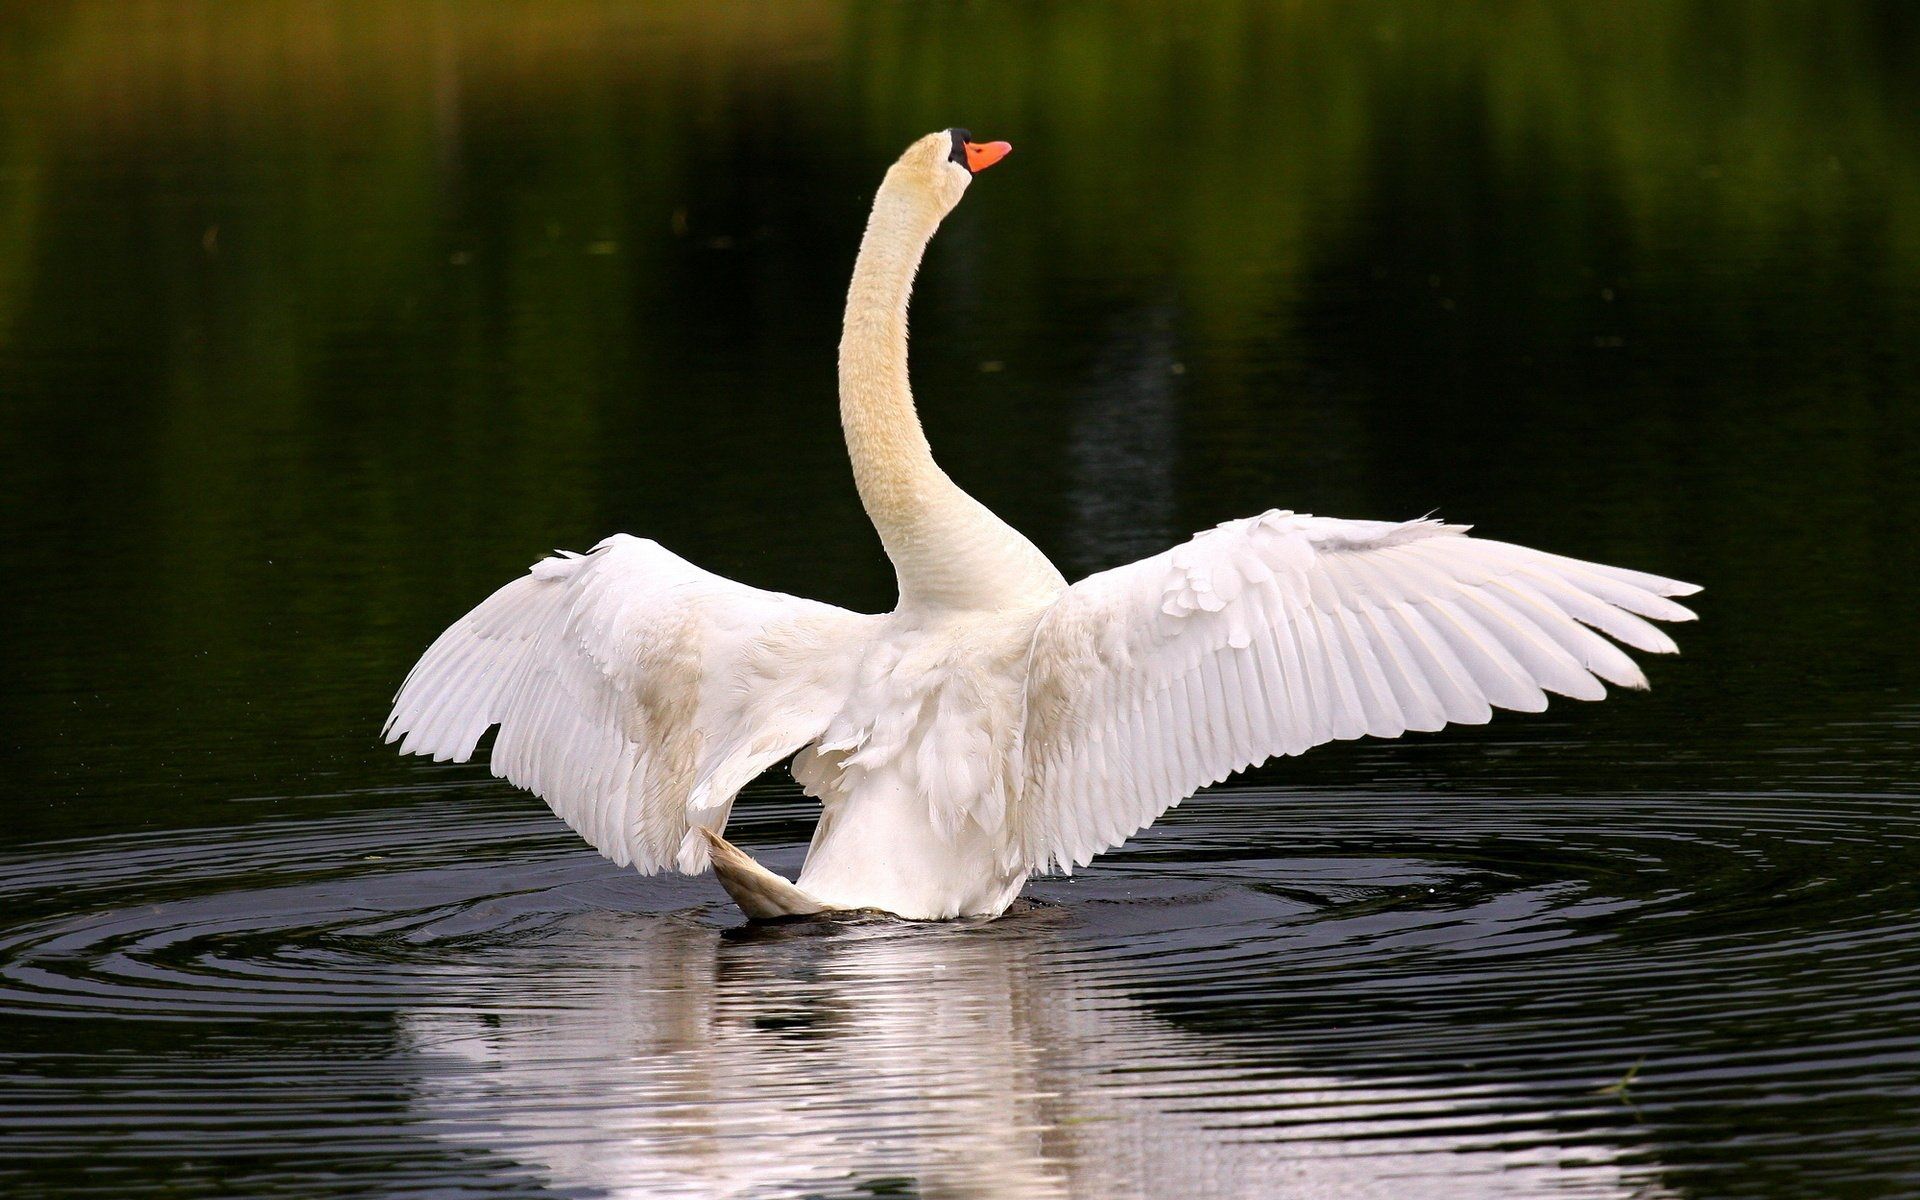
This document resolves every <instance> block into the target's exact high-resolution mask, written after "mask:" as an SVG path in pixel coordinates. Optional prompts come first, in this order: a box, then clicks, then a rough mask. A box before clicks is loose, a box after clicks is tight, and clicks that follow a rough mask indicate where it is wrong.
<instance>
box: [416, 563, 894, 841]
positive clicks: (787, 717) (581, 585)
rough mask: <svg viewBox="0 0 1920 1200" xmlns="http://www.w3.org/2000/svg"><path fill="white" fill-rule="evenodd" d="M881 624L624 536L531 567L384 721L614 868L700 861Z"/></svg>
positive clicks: (429, 659)
mask: <svg viewBox="0 0 1920 1200" xmlns="http://www.w3.org/2000/svg"><path fill="white" fill-rule="evenodd" d="M875 620H876V618H873V617H867V616H861V615H860V614H858V613H852V612H848V611H846V610H845V609H841V608H835V607H833V606H832V605H829V604H819V603H816V602H814V601H812V600H802V599H798V598H796V597H793V596H787V595H782V594H780V593H778V592H767V591H761V590H760V589H758V588H751V587H747V586H746V585H744V584H739V583H735V582H733V581H732V580H730V579H724V578H722V577H720V576H718V575H714V574H712V573H711V572H708V571H703V570H701V569H700V568H699V567H696V566H694V565H693V564H692V563H689V562H687V561H686V560H685V559H683V558H681V557H680V556H678V555H676V554H673V553H672V552H670V551H668V550H666V549H664V548H662V547H661V546H659V545H658V544H656V543H654V542H651V541H647V540H644V539H641V538H634V537H627V536H625V535H620V536H615V537H611V538H608V539H607V540H606V541H604V542H602V543H600V544H599V545H598V546H596V547H594V549H593V551H592V552H591V553H589V554H585V555H576V554H562V555H560V556H558V557H555V558H549V559H545V560H543V561H541V562H538V563H535V564H534V566H533V569H532V570H531V571H530V572H529V573H528V574H527V575H526V576H525V577H523V578H521V579H516V580H515V581H513V582H512V583H510V584H508V585H506V586H505V587H503V588H501V589H500V590H499V591H497V592H495V593H494V594H493V595H492V596H490V597H488V598H487V600H486V601H485V602H483V603H482V604H481V605H480V606H479V607H478V608H476V609H474V610H473V611H472V612H470V613H468V614H467V615H466V616H464V617H462V618H461V619H460V620H459V621H457V622H455V623H454V625H453V627H452V628H450V629H448V630H447V631H446V632H445V633H443V634H441V635H440V637H439V639H438V640H436V641H435V642H434V643H433V645H432V646H431V647H429V648H428V650H427V652H426V653H425V654H424V655H422V656H421V659H420V661H419V663H418V664H416V665H415V666H414V668H413V671H412V673H411V674H409V675H408V676H407V680H406V682H405V683H404V684H402V685H401V688H400V693H399V695H397V696H396V697H395V698H394V706H393V714H392V715H391V716H389V717H388V718H387V725H386V731H385V732H386V739H387V740H388V741H389V742H393V741H399V742H400V749H401V751H402V752H403V753H410V754H428V755H431V756H433V758H434V759H435V760H437V761H447V760H449V759H450V760H453V761H455V762H465V761H466V760H467V759H469V758H471V757H472V756H473V752H474V749H475V747H476V746H477V745H478V744H479V741H480V738H481V736H482V735H483V734H485V733H486V731H487V730H488V729H489V728H491V727H493V726H495V725H498V726H499V727H500V736H499V737H498V738H497V739H496V740H495V742H494V746H493V773H494V774H495V775H499V776H502V777H504V778H506V779H508V780H511V781H512V782H513V783H516V784H518V785H519V786H521V787H524V788H526V789H527V790H529V791H531V792H533V793H535V794H536V795H538V796H540V797H542V798H543V799H545V800H546V801H547V803H548V804H549V805H551V806H552V808H553V811H554V812H555V813H557V814H559V816H560V817H561V818H562V819H564V820H565V821H566V822H567V824H569V825H571V826H572V827H573V828H574V829H575V830H576V831H577V832H578V833H579V834H580V835H581V836H582V837H584V838H586V839H587V841H589V842H591V843H592V844H593V846H594V847H595V848H596V849H597V850H599V851H600V852H601V853H602V854H604V855H606V856H607V857H608V858H610V859H612V860H613V861H614V862H616V863H619V864H621V865H622V866H625V865H627V864H628V863H632V864H633V865H634V866H635V867H636V868H638V869H639V870H641V871H643V872H647V873H652V872H654V871H658V870H660V869H662V868H664V867H668V866H677V867H678V868H679V869H680V870H683V871H698V870H703V869H704V868H705V867H706V865H707V843H706V841H705V839H704V838H700V837H697V836H692V837H690V836H688V835H689V833H690V831H691V830H692V828H693V826H694V825H696V824H697V825H700V826H703V827H705V828H708V829H711V830H713V831H714V832H716V833H718V832H719V831H720V830H722V829H724V828H725V826H726V821H727V815H728V811H729V809H730V807H731V801H732V799H733V795H734V793H735V792H737V791H738V790H739V789H740V787H741V785H743V784H745V783H746V782H747V781H748V780H750V779H752V778H753V777H754V776H755V775H757V774H759V773H760V772H761V771H763V770H765V769H766V768H767V767H769V766H771V765H773V764H774V763H775V762H778V761H779V760H780V759H782V758H785V757H786V756H787V755H789V754H792V753H793V752H794V751H795V750H797V749H799V748H800V747H801V746H803V745H805V744H806V743H807V742H809V741H812V740H813V739H814V738H815V737H817V736H819V734H820V731H821V730H822V729H824V728H825V727H826V724H827V721H828V720H829V719H830V718H831V717H832V716H833V714H834V712H835V711H837V710H838V709H839V707H840V705H841V704H842V703H843V702H844V700H845V698H846V695H847V691H848V689H849V688H850V686H851V680H852V676H853V671H854V667H855V665H856V664H857V663H858V661H859V658H860V655H861V653H862V651H863V649H864V647H865V646H866V644H867V642H868V641H869V640H870V638H871V636H872V635H871V630H872V626H873V623H874V622H875Z"/></svg>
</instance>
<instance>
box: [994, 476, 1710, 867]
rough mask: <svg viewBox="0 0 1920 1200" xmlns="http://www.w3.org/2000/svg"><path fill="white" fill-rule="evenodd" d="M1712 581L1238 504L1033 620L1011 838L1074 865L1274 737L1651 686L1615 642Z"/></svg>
mask: <svg viewBox="0 0 1920 1200" xmlns="http://www.w3.org/2000/svg"><path fill="white" fill-rule="evenodd" d="M1698 590H1699V589H1698V588H1696V587H1694V586H1693V585H1691V584H1686V583H1681V582H1678V581H1676V580H1671V579H1664V578H1661V577H1660V576H1657V575H1649V574H1647V573H1645V572H1641V571H1630V570H1625V569H1623V568H1619V567H1610V566H1606V565H1603V564H1599V563H1589V562H1583V561H1580V560H1578V559H1571V558H1564V557H1562V556H1559V555H1554V554H1544V553H1541V552H1539V551H1535V550H1528V549H1526V548H1525V547H1521V546H1514V545H1510V544H1507V543H1504V542H1494V541H1485V540H1482V539H1478V538H1472V537H1468V536H1466V531H1465V530H1464V529H1463V528H1461V527H1459V526H1450V525H1443V524H1441V523H1439V522H1437V521H1431V520H1421V521H1409V522H1405V523H1400V524H1395V523H1390V522H1380V521H1338V520H1329V519H1325V518H1316V517H1310V516H1305V515H1302V514H1294V513H1285V512H1269V513H1265V514H1262V515H1261V516H1258V517H1253V518H1250V519H1248V520H1243V521H1230V522H1228V523H1226V524H1224V525H1222V526H1220V527H1219V528H1217V529H1213V530H1209V531H1207V532H1206V533H1202V534H1200V535H1199V536H1197V537H1195V538H1194V539H1192V540H1191V541H1189V542H1187V543H1186V544H1185V545H1182V546H1178V547H1175V548H1174V549H1172V550H1170V551H1167V552H1166V553H1164V554H1160V555H1156V556H1154V557H1152V558H1149V559H1145V560H1143V561H1141V562H1137V563H1134V564H1132V565H1130V566H1126V567H1121V568H1118V569H1117V570H1113V571H1105V572H1102V573H1100V574H1098V575H1094V576H1091V577H1089V578H1087V579H1085V580H1082V581H1081V582H1080V583H1078V584H1075V585H1074V586H1073V587H1071V588H1068V589H1067V591H1066V592H1065V593H1063V594H1062V595H1061V597H1060V598H1059V599H1058V600H1057V601H1056V602H1055V603H1054V604H1053V606H1052V607H1051V608H1049V609H1048V610H1047V611H1046V612H1045V613H1044V614H1043V615H1042V616H1041V618H1040V620H1039V621H1038V622H1037V624H1036V626H1035V632H1034V635H1033V646H1032V652H1031V654H1030V657H1029V664H1028V678H1027V684H1026V688H1027V691H1026V696H1027V708H1026V714H1027V715H1026V719H1025V725H1024V728H1023V731H1022V733H1023V739H1024V740H1023V750H1022V753H1023V755H1024V760H1025V766H1026V778H1025V782H1024V787H1023V788H1022V790H1021V794H1020V795H1019V796H1018V797H1016V803H1015V807H1014V809H1013V810H1012V813H1013V818H1012V819H1013V823H1014V829H1013V838H1012V839H1011V843H1010V844H1011V846H1012V848H1013V849H1012V851H1011V853H1013V854H1014V855H1015V856H1017V857H1018V858H1019V859H1020V860H1021V861H1022V862H1023V863H1024V864H1025V865H1026V866H1028V867H1029V868H1030V869H1035V870H1039V869H1046V868H1048V867H1059V868H1063V869H1069V870H1070V869H1071V868H1072V867H1074V866H1077V865H1084V864H1085V863H1086V862H1087V861H1088V860H1090V859H1091V858H1092V857H1093V856H1094V855H1095V854H1097V853H1099V852H1100V851H1102V850H1104V849H1107V848H1108V847H1110V846H1112V845H1115V844H1117V843H1118V842H1120V841H1121V840H1123V839H1124V838H1126V837H1127V836H1128V835H1130V834H1131V833H1132V832H1133V831H1134V830H1136V829H1139V828H1141V827H1142V826H1144V825H1146V824H1149V823H1151V822H1152V821H1153V819H1154V818H1155V817H1157V816H1158V815H1159V814H1160V813H1162V812H1164V811H1165V810H1166V809H1167V808H1169V807H1170V806H1172V805H1175V804H1178V803H1179V802H1180V801H1181V800H1182V799H1183V798H1184V797H1185V796H1187V795H1188V794H1189V793H1191V792H1192V791H1193V790H1195V789H1196V788H1199V787H1203V786H1205V785H1206V784H1209V783H1212V782H1214V781H1217V780H1219V779H1222V778H1224V777H1226V776H1227V775H1228V774H1231V773H1232V772H1234V771H1236V770H1240V769H1243V768H1245V767H1247V766H1250V765H1252V764H1255V763H1259V762H1262V761H1264V760H1266V759H1268V758H1271V757H1273V756H1275V755H1281V754H1299V753H1302V752H1304V751H1305V750H1306V749H1308V748H1309V747H1310V746H1314V745H1318V744H1320V743H1322V742H1326V741H1331V740H1335V739H1343V738H1354V737H1359V736H1360V735H1361V734H1363V733H1368V734H1373V735H1375V736H1378V737H1396V736H1398V735H1400V734H1401V733H1404V732H1406V731H1407V730H1409V729H1416V730H1431V729H1438V728H1440V727H1441V726H1443V725H1445V724H1447V723H1449V722H1457V723H1481V722H1485V721H1487V720H1489V719H1491V717H1492V714H1493V710H1494V709H1495V708H1508V709H1518V710H1523V711H1539V710H1540V709H1543V708H1545V707H1546V706H1547V694H1548V693H1549V692H1551V693H1554V694H1557V695H1563V696H1571V697H1574V698H1577V699H1583V700H1597V699H1599V698H1601V697H1602V696H1604V695H1605V694H1606V688H1605V686H1604V685H1605V684H1606V683H1612V684H1615V685H1617V686H1623V687H1634V688H1641V687H1645V686H1646V677H1645V675H1643V674H1642V673H1641V671H1640V668H1639V667H1638V666H1636V665H1635V664H1634V662H1633V660H1632V659H1630V658H1628V657H1627V656H1626V654H1625V653H1623V652H1622V651H1621V650H1620V649H1619V647H1617V646H1615V645H1614V643H1613V642H1612V641H1609V640H1607V639H1608V638H1612V639H1615V640H1617V641H1619V642H1621V643H1624V644H1625V645H1627V646H1629V647H1632V648H1633V649H1636V650H1642V651H1645V652H1648V653H1654V654H1666V653H1672V652H1673V651H1674V649H1675V646H1674V643H1673V639H1672V638H1670V637H1668V636H1667V635H1666V634H1665V633H1664V632H1662V631H1661V630H1660V629H1658V628H1656V627H1655V626H1653V625H1652V624H1651V623H1650V622H1651V621H1656V620H1658V621H1685V620H1690V619H1692V617H1693V614H1692V613H1691V612H1690V611H1688V610H1687V609H1686V608H1684V607H1682V606H1681V605H1680V604H1677V603H1675V602H1674V601H1673V600H1672V599H1670V597H1673V596H1684V595H1688V594H1690V593H1692V592H1695V591H1698ZM1603 634H1604V635H1605V636H1602V635H1603Z"/></svg>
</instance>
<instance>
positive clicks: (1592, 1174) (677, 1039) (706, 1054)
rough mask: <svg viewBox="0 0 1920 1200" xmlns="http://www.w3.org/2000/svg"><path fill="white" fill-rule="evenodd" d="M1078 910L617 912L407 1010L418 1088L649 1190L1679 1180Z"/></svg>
mask: <svg viewBox="0 0 1920 1200" xmlns="http://www.w3.org/2000/svg"><path fill="white" fill-rule="evenodd" d="M1067 919H1069V918H1068V917H1067V916H1066V914H1065V913H1064V912H1063V911H1061V910H1049V909H1044V908H1042V909H1037V910H1029V911H1026V912H1021V913H1016V914H1015V915H1013V916H1012V917H1010V918H1009V919H1008V920H1006V921H1004V922H1002V923H1001V924H999V925H996V926H994V927H993V928H992V929H991V930H967V931H952V930H942V931H939V932H937V933H936V932H929V931H927V930H924V929H916V928H912V927H905V928H903V927H902V926H901V925H899V924H898V923H895V922H878V923H873V924H865V925H861V924H845V923H830V924H825V925H813V924H808V925H800V926H788V927H784V928H780V929H774V930H767V931H764V932H760V933H757V934H754V935H752V936H748V937H734V938H728V937H725V936H723V935H721V934H720V933H718V932H716V931H715V930H713V929H710V928H706V927H703V926H700V925H697V924H692V923H688V922H683V921H679V920H674V919H662V920H656V921H651V922H646V923H642V924H638V925H636V924H635V923H633V922H631V921H626V920H622V921H611V920H605V919H601V920H596V921H594V922H591V923H588V924H586V925H584V926H582V927H576V928H572V929H569V930H568V931H567V939H566V942H565V944H564V945H562V946H554V945H551V944H548V945H545V946H543V947H542V949H541V953H542V954H543V955H547V954H554V955H556V956H557V957H559V958H560V959H561V960H562V963H561V965H560V966H559V967H558V969H557V971H556V976H557V977H556V978H555V979H554V981H553V982H552V983H551V984H550V985H543V988H542V993H543V995H542V1000H543V1004H542V1005H541V1006H540V1007H538V1008H533V1009H529V1010H526V1011H520V1012H515V1013H512V1014H510V1015H504V1016H503V1015H500V1014H496V1013H487V1014H475V1013H473V1012H471V1011H469V1010H467V1009H466V1008H465V1007H464V1006H461V1007H458V1008H456V1009H454V1010H452V1011H429V1012H415V1013H409V1014H408V1015H407V1016H406V1017H405V1018H404V1028H405V1030H406V1033H407V1038H408V1041H409V1043H410V1045H411V1046H412V1047H413V1048H414V1049H415V1050H417V1052H419V1053H420V1054H421V1055H423V1056H424V1057H425V1058H426V1059H427V1060H428V1061H429V1064H430V1065H429V1067H428V1068H427V1069H426V1071H425V1072H424V1075H423V1080H422V1083H421V1088H420V1093H419V1096H418V1110H419V1114H420V1115H421V1116H423V1117H424V1118H426V1119H427V1120H428V1121H429V1122H431V1123H432V1125H433V1126H434V1127H436V1128H444V1129H446V1130H447V1131H448V1136H450V1137H452V1138H454V1139H455V1140H457V1141H461V1142H464V1143H467V1144H470V1145H473V1146H476V1147H482V1148H485V1149H488V1150H491V1151H494V1152H496V1153H499V1154H501V1155H503V1156H505V1157H507V1158H510V1159H513V1160H515V1161H518V1162H522V1163H527V1164H533V1165H537V1166H538V1167H539V1168H540V1169H541V1172H542V1174H543V1175H544V1176H545V1177H546V1178H548V1179H550V1180H551V1181H552V1182H554V1183H557V1184H560V1185H563V1186H565V1187H568V1188H587V1189H590V1190H591V1191H592V1192H593V1193H594V1194H601V1193H604V1194H607V1195H611V1196H623V1197H636V1198H637V1197H646V1196H714V1197H773V1196H804V1195H821V1194H828V1193H830V1192H831V1193H834V1194H840V1193H844V1192H861V1191H863V1190H864V1189H869V1188H872V1189H876V1190H877V1189H878V1186H879V1184H880V1183H881V1181H897V1182H895V1183H894V1185H893V1186H895V1187H896V1188H900V1189H902V1190H903V1191H905V1192H907V1193H908V1194H913V1195H922V1196H929V1197H934V1196H940V1197H948V1196H951V1197H962V1196H971V1197H981V1198H983V1200H984V1198H988V1197H1006V1198H1008V1200H1017V1198H1024V1197H1063V1198H1064V1197H1077V1196H1114V1197H1125V1196H1190V1197H1196V1198H1198V1197H1254V1196H1301V1197H1336V1196H1337V1197H1390V1196H1391V1197H1398V1196H1404V1195H1407V1194H1409V1193H1408V1189H1413V1193H1412V1194H1417V1195H1422V1196H1453V1195H1459V1196H1488V1197H1491V1196H1514V1197H1545V1196H1550V1195H1562V1194H1573V1195H1582V1196H1595V1197H1604V1196H1621V1197H1625V1196H1635V1197H1649V1198H1651V1197H1657V1196H1661V1195H1665V1194H1666V1193H1665V1192H1664V1191H1663V1190H1662V1189H1660V1188H1658V1187H1657V1185H1654V1184H1651V1183H1648V1182H1647V1181H1646V1179H1645V1177H1644V1176H1645V1172H1644V1171H1640V1172H1633V1173H1625V1172H1623V1171H1622V1170H1621V1168H1620V1167H1619V1166H1618V1165H1617V1164H1616V1163H1615V1162H1613V1161H1612V1159H1611V1147H1610V1146H1608V1145H1606V1144H1605V1143H1597V1142H1593V1141H1588V1142H1586V1143H1584V1144H1575V1145H1558V1144H1555V1143H1554V1142H1553V1141H1552V1140H1551V1139H1545V1140H1543V1139H1541V1138H1539V1137H1538V1136H1537V1135H1525V1134H1523V1135H1521V1136H1511V1135H1508V1136H1503V1134H1502V1131H1501V1130H1500V1129H1499V1128H1498V1126H1497V1125H1492V1126H1490V1125H1489V1124H1488V1123H1487V1122H1486V1120H1485V1118H1486V1116H1487V1113H1488V1109H1489V1108H1490V1107H1492V1106H1490V1105H1489V1103H1488V1101H1489V1100H1490V1099H1491V1098H1492V1095H1491V1090H1490V1089H1485V1088H1476V1087H1475V1086H1474V1084H1473V1083H1472V1082H1470V1081H1463V1082H1459V1083H1452V1084H1448V1085H1443V1086H1436V1085H1433V1084H1423V1083H1420V1082H1417V1081H1407V1082H1399V1081H1384V1082H1383V1081H1375V1082H1367V1081H1363V1080H1356V1079H1342V1078H1338V1077H1325V1076H1316V1075H1311V1074H1306V1073H1302V1072H1297V1071H1290V1070H1288V1069H1286V1068H1285V1067H1284V1066H1279V1065H1274V1064H1271V1063H1268V1064H1263V1065H1262V1066H1260V1067H1258V1068H1254V1067H1252V1066H1251V1064H1250V1063H1249V1061H1248V1058H1247V1055H1246V1052H1245V1051H1243V1050H1238V1049H1237V1048H1236V1047H1235V1045H1234V1041H1233V1039H1232V1038H1231V1037H1214V1038H1207V1037H1200V1036H1196V1035H1194V1034H1192V1033H1189V1032H1186V1031H1183V1030H1181V1029H1179V1028H1178V1027H1176V1026H1174V1025H1172V1024H1170V1023H1169V1022H1167V1021H1166V1020H1164V1019H1161V1018H1159V1017H1157V1016H1155V1015H1154V1014H1153V1013H1152V1012H1151V1011H1149V1010H1148V1009H1147V1008H1146V1007H1145V1006H1144V1005H1142V1004H1140V1003H1139V1002H1138V1001H1135V1000H1132V999H1130V998H1129V997H1128V996H1127V994H1126V992H1125V990H1124V989H1123V988H1121V987H1120V986H1117V979H1118V978H1124V976H1121V975H1118V973H1117V972H1115V971H1114V970H1113V969H1111V968H1108V967H1104V966H1103V965H1102V964H1101V962H1100V961H1099V960H1098V959H1097V958H1094V957H1092V956H1089V955H1084V954H1083V955H1080V956H1073V955H1071V954H1070V953H1069V947H1067V946H1062V945H1060V944H1057V943H1056V941H1055V940H1054V938H1053V937H1052V935H1051V931H1050V928H1049V927H1050V926H1051V925H1052V924H1054V923H1055V922H1057V921H1063V920H1067ZM1227 948H1229V947H1221V949H1227ZM589 963H590V964H591V966H590V968H589V967H588V965H587V964H589ZM454 990H455V991H456V992H457V990H458V989H457V986H456V987H455V989H454ZM450 1068H451V1069H450ZM1529 1117H1530V1119H1531V1120H1535V1121H1546V1122H1549V1123H1551V1121H1552V1119H1553V1118H1552V1116H1551V1115H1550V1114H1539V1113H1534V1114H1529Z"/></svg>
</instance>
